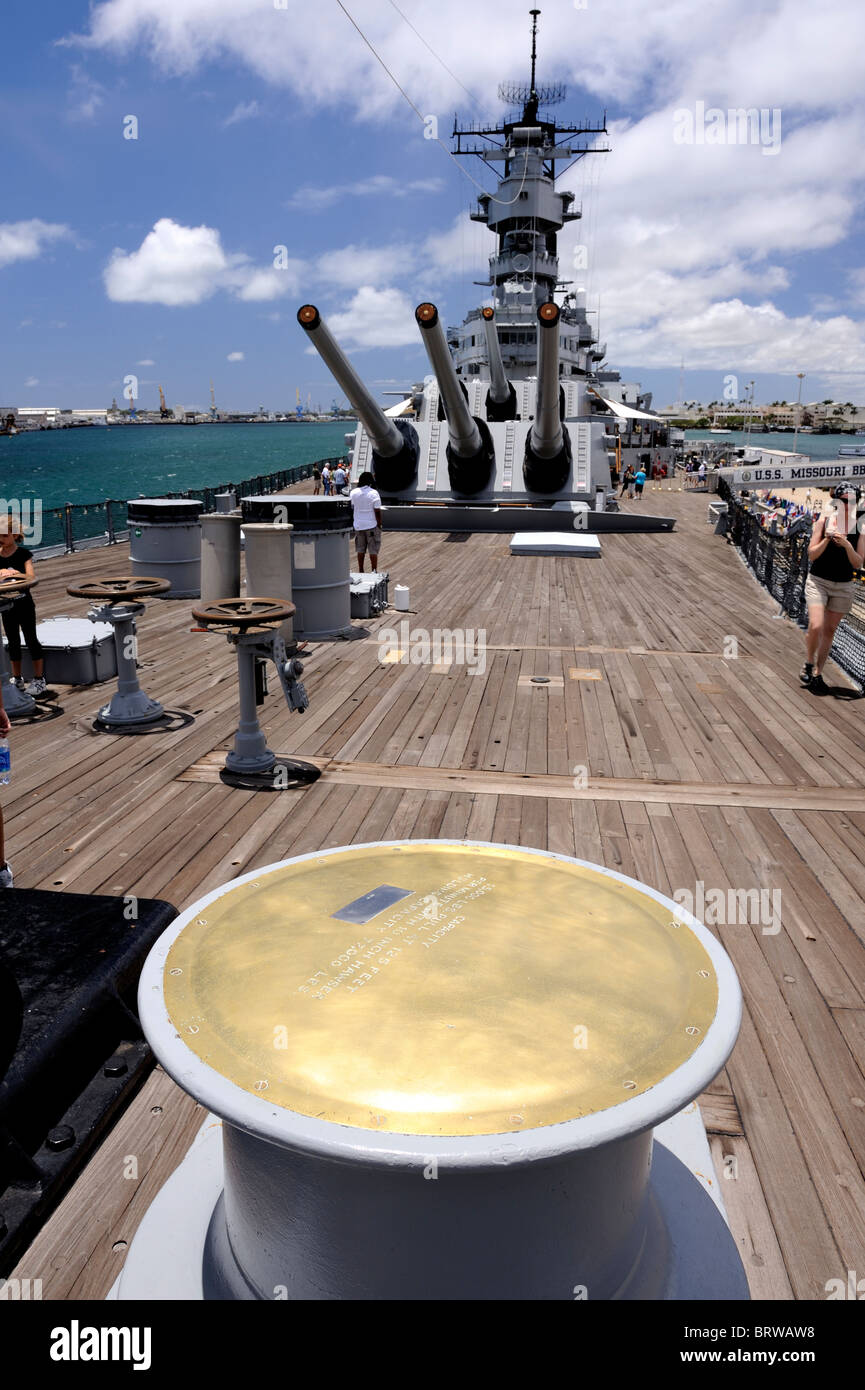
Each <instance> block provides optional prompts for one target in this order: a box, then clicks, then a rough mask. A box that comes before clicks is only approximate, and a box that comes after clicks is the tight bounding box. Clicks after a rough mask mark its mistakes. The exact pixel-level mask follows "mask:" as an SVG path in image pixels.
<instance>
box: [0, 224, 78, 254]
mask: <svg viewBox="0 0 865 1390" xmlns="http://www.w3.org/2000/svg"><path fill="white" fill-rule="evenodd" d="M71 236H72V231H71V229H70V228H69V227H67V226H65V225H64V224H63V223H62V222H43V221H41V219H40V218H38V217H31V218H30V220H29V221H27V222H0V266H4V265H11V264H12V262H13V261H32V260H35V259H36V257H37V256H41V255H42V253H43V251H44V250H45V249H46V247H47V246H48V245H50V243H51V242H52V241H62V240H63V239H64V238H67V237H71Z"/></svg>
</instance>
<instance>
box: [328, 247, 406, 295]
mask: <svg viewBox="0 0 865 1390" xmlns="http://www.w3.org/2000/svg"><path fill="white" fill-rule="evenodd" d="M415 259H416V257H415V253H414V252H413V250H412V249H411V248H410V247H409V246H407V245H405V244H403V245H401V246H379V247H371V246H343V247H341V248H340V249H339V250H337V251H325V252H324V254H323V255H321V256H319V258H318V260H317V261H316V265H315V269H316V273H317V275H318V277H319V279H320V280H321V281H322V282H323V283H324V284H331V285H339V286H340V287H341V288H346V289H358V288H359V287H360V286H361V285H381V284H385V283H387V282H388V281H391V280H393V279H394V278H395V277H398V276H400V275H402V274H404V273H405V272H407V271H409V270H411V269H412V268H413V266H414V264H415Z"/></svg>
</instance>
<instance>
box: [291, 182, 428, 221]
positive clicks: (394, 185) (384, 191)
mask: <svg viewBox="0 0 865 1390" xmlns="http://www.w3.org/2000/svg"><path fill="white" fill-rule="evenodd" d="M442 188H444V180H443V179H440V178H431V179H408V180H405V179H398V178H395V177H394V176H393V174H370V175H369V176H368V177H367V178H363V179H355V180H354V181H353V182H352V183H333V184H328V185H326V186H324V187H318V186H316V185H315V184H306V185H304V187H303V188H298V189H297V190H296V192H295V193H294V194H293V195H292V196H291V198H289V199H288V200H287V202H286V207H290V208H298V209H299V210H300V211H302V212H323V211H324V210H325V209H326V208H330V207H333V206H334V204H335V203H349V202H350V201H351V200H352V199H353V198H373V197H375V198H382V199H385V200H387V201H390V200H391V199H392V198H410V197H412V196H415V197H417V196H419V195H429V194H432V193H440V192H441V190H442Z"/></svg>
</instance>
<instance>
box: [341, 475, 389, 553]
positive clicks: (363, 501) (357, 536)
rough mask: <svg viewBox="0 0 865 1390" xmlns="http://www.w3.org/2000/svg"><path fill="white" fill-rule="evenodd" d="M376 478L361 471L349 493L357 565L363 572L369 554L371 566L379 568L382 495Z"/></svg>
mask: <svg viewBox="0 0 865 1390" xmlns="http://www.w3.org/2000/svg"><path fill="white" fill-rule="evenodd" d="M374 482H375V478H374V477H373V476H372V474H371V473H361V475H360V477H359V478H358V480H357V487H355V488H352V490H351V493H350V494H349V500H350V502H351V509H352V512H353V514H354V545H355V550H356V551H357V567H358V569H359V571H360V573H361V574H363V559H364V556H365V555H367V554H368V555H369V567H370V569H371V570H373V571H375V570H377V569H378V552H379V551H380V549H381V497H380V496H379V494H378V493H377V492H376V490H375V488H374V487H373V483H374Z"/></svg>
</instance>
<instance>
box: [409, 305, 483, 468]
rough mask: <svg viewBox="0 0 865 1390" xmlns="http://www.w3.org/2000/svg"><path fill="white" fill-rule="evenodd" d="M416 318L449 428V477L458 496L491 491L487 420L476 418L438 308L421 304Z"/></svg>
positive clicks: (447, 451)
mask: <svg viewBox="0 0 865 1390" xmlns="http://www.w3.org/2000/svg"><path fill="white" fill-rule="evenodd" d="M415 318H416V319H417V323H418V327H419V328H420V330H421V337H422V338H423V343H424V347H425V348H426V351H427V356H428V357H429V360H430V366H431V367H432V369H433V371H434V372H435V375H436V380H437V381H438V384H439V392H440V394H441V399H442V401H443V402H444V410H445V417H446V419H447V425H448V444H447V449H446V453H447V460H448V477H449V478H450V484H451V487H452V488H453V490H454V492H462V493H467V494H469V495H472V494H474V493H477V492H480V491H481V490H482V489H483V488H485V487H488V486H489V483H490V478H491V475H492V471H493V465H494V463H495V451H494V449H493V441H492V436H491V434H490V432H489V429H488V427H487V424H486V421H485V420H479V419H478V418H477V416H475V415H472V413H471V411H470V410H469V408H468V403H467V401H466V398H465V394H464V388H463V384H462V382H461V381H460V379H459V377H458V376H457V371H456V367H455V366H454V361H453V358H452V357H451V354H450V349H449V348H448V345H447V339H446V338H445V335H444V330H443V328H442V326H441V323H440V321H439V316H438V309H437V308H436V306H435V305H434V304H419V305H418V307H417V309H415Z"/></svg>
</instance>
